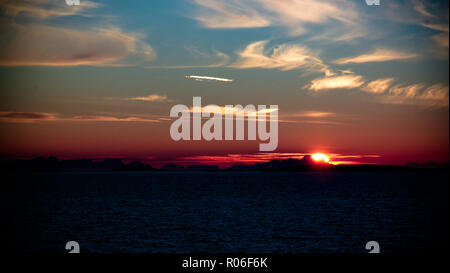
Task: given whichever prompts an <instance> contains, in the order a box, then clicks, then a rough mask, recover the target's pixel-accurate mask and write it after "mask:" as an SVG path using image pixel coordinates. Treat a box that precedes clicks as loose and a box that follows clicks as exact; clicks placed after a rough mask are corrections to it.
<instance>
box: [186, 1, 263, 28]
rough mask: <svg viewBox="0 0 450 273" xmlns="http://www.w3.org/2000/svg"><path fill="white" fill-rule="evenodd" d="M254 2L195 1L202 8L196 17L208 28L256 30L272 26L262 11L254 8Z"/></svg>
mask: <svg viewBox="0 0 450 273" xmlns="http://www.w3.org/2000/svg"><path fill="white" fill-rule="evenodd" d="M250 2H252V1H248V2H247V3H245V2H242V1H236V0H229V1H216V0H194V3H196V4H197V5H198V6H200V7H201V10H200V12H199V15H197V16H196V17H195V19H196V20H198V21H199V22H201V23H202V24H203V25H204V26H205V27H207V28H255V27H266V26H269V25H270V24H271V22H270V19H268V18H266V17H265V16H264V15H263V14H261V13H260V11H258V10H255V9H253V8H252V5H251V4H252V3H250Z"/></svg>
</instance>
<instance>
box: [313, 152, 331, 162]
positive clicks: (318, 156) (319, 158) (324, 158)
mask: <svg viewBox="0 0 450 273" xmlns="http://www.w3.org/2000/svg"><path fill="white" fill-rule="evenodd" d="M312 159H314V160H315V161H317V162H329V161H330V158H329V157H328V156H326V155H324V154H320V153H319V154H313V155H312Z"/></svg>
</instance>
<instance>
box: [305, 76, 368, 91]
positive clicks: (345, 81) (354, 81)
mask: <svg viewBox="0 0 450 273" xmlns="http://www.w3.org/2000/svg"><path fill="white" fill-rule="evenodd" d="M363 84H364V80H363V77H362V76H358V75H341V76H331V77H323V78H319V79H315V80H313V81H311V83H310V84H308V85H307V86H305V87H306V88H307V89H309V90H312V91H322V90H331V89H343V88H346V89H352V88H357V87H360V86H362V85H363Z"/></svg>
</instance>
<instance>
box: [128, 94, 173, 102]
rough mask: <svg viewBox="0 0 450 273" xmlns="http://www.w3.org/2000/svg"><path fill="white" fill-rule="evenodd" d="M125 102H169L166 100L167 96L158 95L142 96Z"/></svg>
mask: <svg viewBox="0 0 450 273" xmlns="http://www.w3.org/2000/svg"><path fill="white" fill-rule="evenodd" d="M126 100H134V101H149V102H169V101H170V100H169V99H168V98H167V96H162V95H158V94H151V95H148V96H143V97H133V98H126Z"/></svg>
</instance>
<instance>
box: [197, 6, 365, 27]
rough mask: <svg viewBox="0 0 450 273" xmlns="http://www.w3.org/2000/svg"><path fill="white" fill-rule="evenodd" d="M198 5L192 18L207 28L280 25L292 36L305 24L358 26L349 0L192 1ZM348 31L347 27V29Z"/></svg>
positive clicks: (356, 17)
mask: <svg viewBox="0 0 450 273" xmlns="http://www.w3.org/2000/svg"><path fill="white" fill-rule="evenodd" d="M193 3H194V4H196V5H197V7H198V8H199V9H198V11H197V15H196V16H194V19H196V20H197V21H199V22H201V23H202V25H203V26H205V27H207V28H258V27H267V26H282V27H284V28H286V29H287V31H288V32H289V34H291V35H301V34H304V33H305V32H307V30H306V25H307V24H323V23H327V22H333V23H334V24H337V23H339V24H349V25H354V26H355V27H356V26H357V22H359V14H358V12H357V9H356V5H355V3H352V2H351V1H348V0H333V1H331V0H319V1H315V0H287V1H275V0H248V1H239V0H227V1H223V0H193ZM348 30H349V32H351V30H350V29H348Z"/></svg>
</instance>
